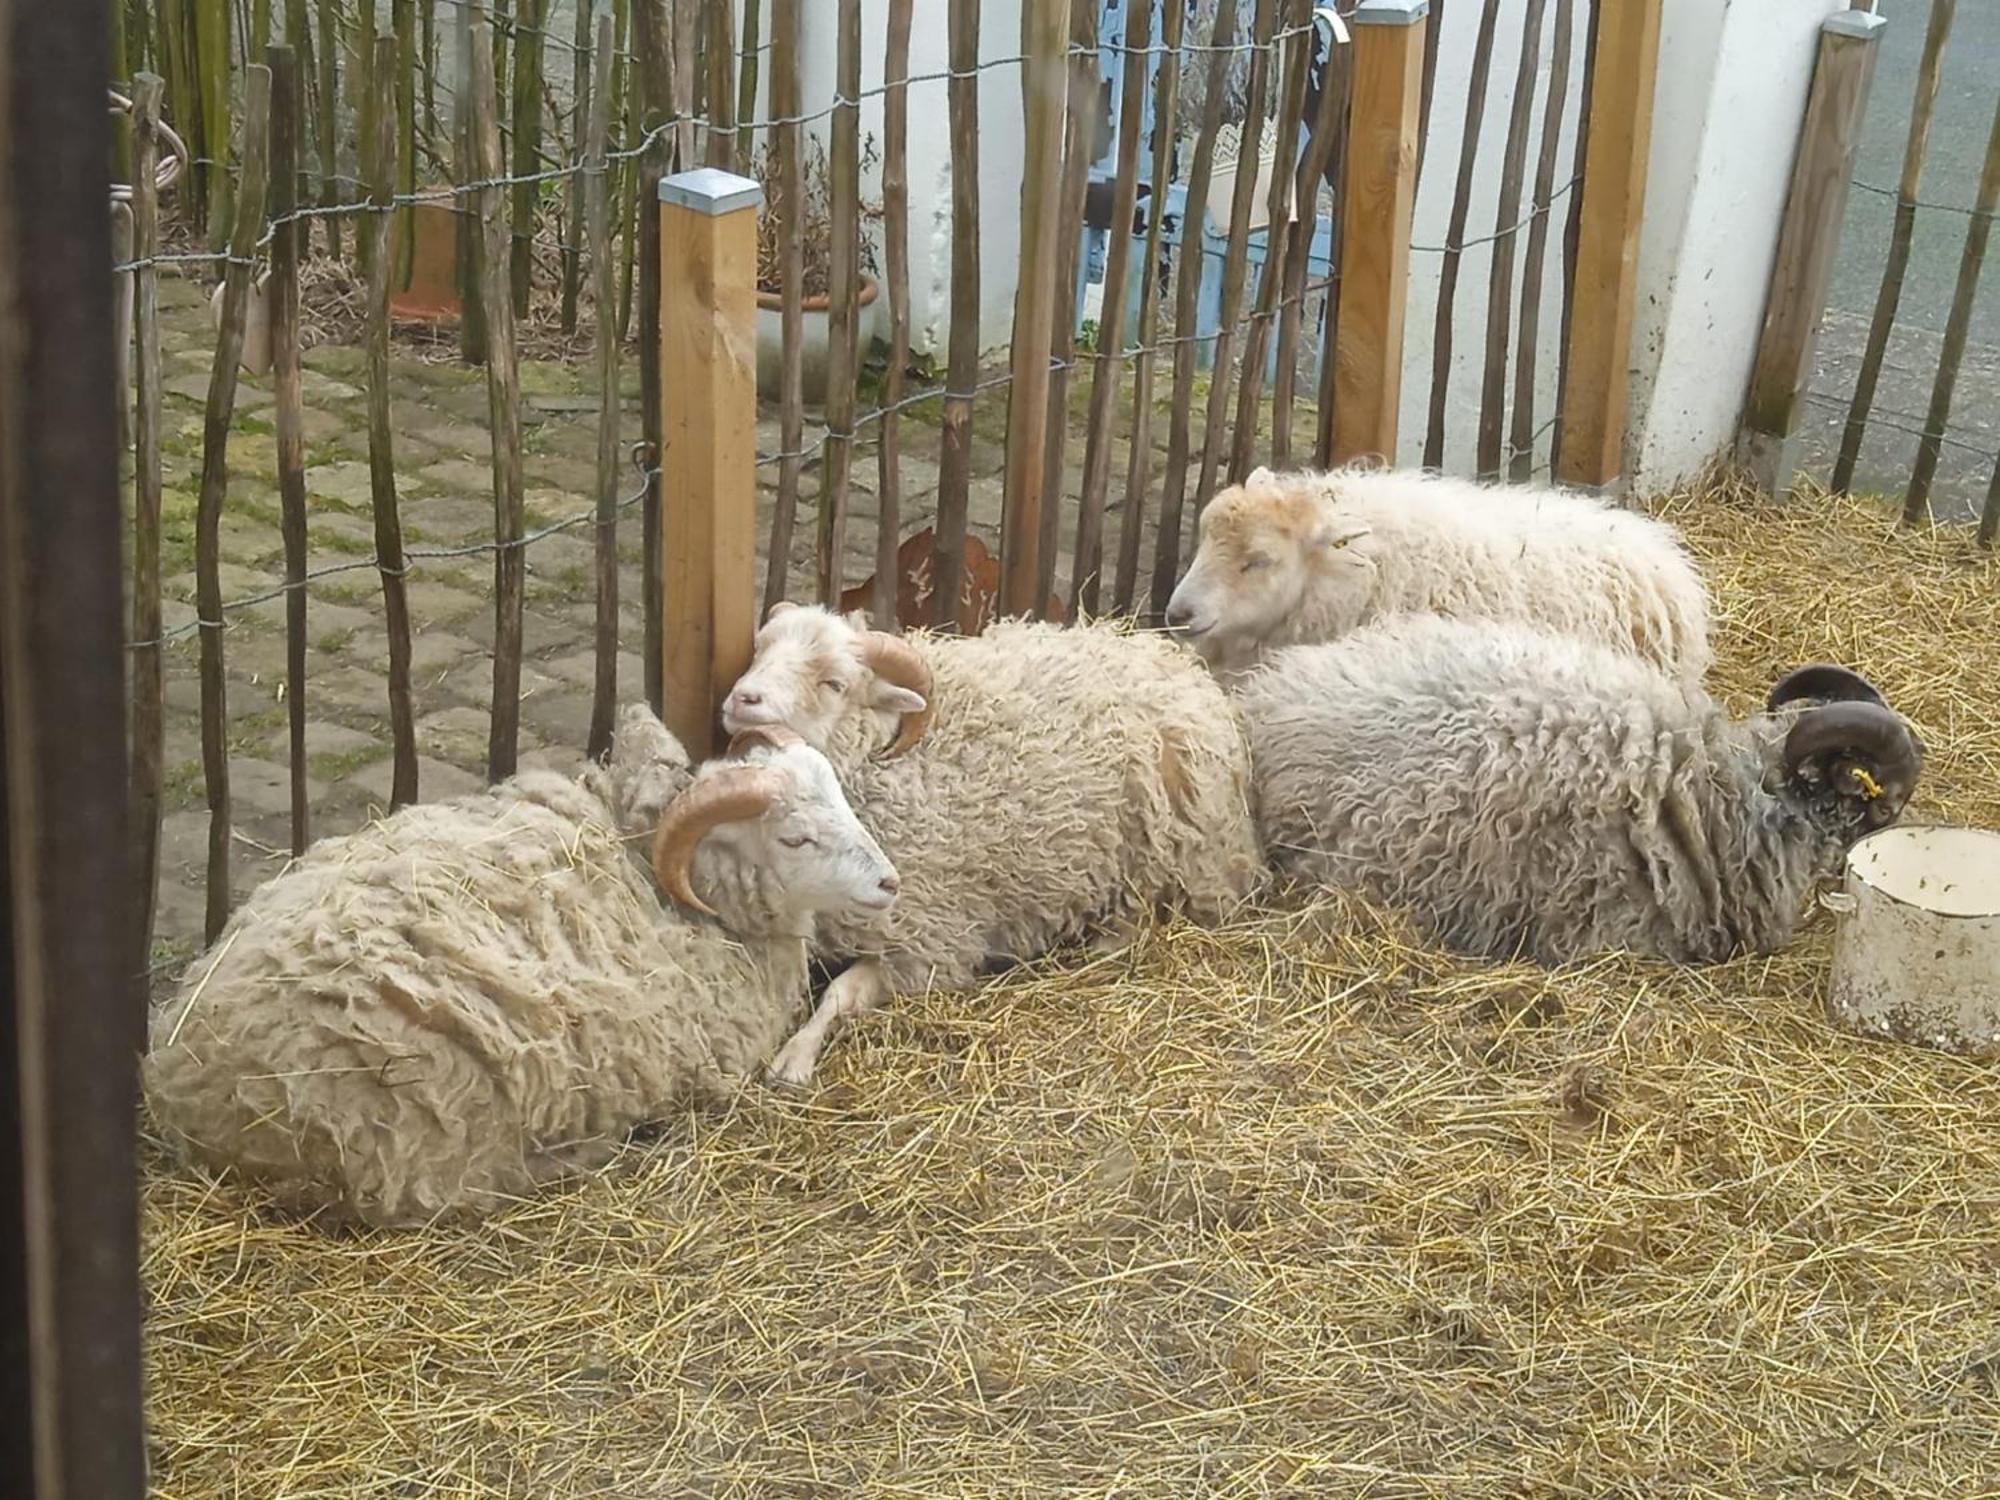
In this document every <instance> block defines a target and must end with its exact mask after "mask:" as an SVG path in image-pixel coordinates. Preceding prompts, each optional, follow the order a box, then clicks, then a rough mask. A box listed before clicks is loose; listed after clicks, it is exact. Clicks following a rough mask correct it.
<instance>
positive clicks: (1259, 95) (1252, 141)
mask: <svg viewBox="0 0 2000 1500" xmlns="http://www.w3.org/2000/svg"><path fill="white" fill-rule="evenodd" d="M1277 17H1278V6H1277V0H1257V9H1256V12H1255V16H1254V19H1253V21H1252V24H1251V38H1252V40H1251V46H1252V48H1253V51H1252V53H1251V58H1250V96H1249V100H1248V102H1247V104H1246V106H1245V117H1244V121H1243V134H1242V136H1241V137H1240V139H1239V143H1238V149H1237V153H1236V180H1235V182H1234V183H1233V184H1232V191H1231V193H1230V196H1229V223H1230V234H1229V248H1228V250H1227V251H1225V252H1224V254H1223V257H1222V331H1221V332H1220V333H1219V334H1218V335H1217V336H1216V340H1215V366H1214V368H1213V369H1212V370H1211V371H1210V372H1209V381H1208V409H1207V411H1206V413H1205V414H1204V416H1203V419H1202V441H1201V479H1200V482H1199V483H1198V484H1197V485H1196V486H1195V492H1194V513H1195V515H1196V516H1197V517H1198V516H1200V515H1201V513H1202V511H1203V510H1205V509H1206V508H1207V506H1208V502H1209V498H1210V497H1211V496H1213V495H1214V494H1215V485H1216V480H1217V479H1218V478H1219V476H1220V475H1221V473H1222V460H1223V456H1224V455H1225V454H1226V453H1227V452H1228V451H1229V443H1228V441H1227V435H1226V431H1225V428H1226V424H1227V420H1228V416H1229V382H1230V377H1231V375H1233V374H1234V373H1235V368H1236V337H1237V331H1238V328H1237V325H1238V323H1239V321H1240V320H1241V318H1242V316H1243V286H1244V282H1245V280H1246V278H1247V274H1248V269H1249V262H1250V231H1249V224H1250V214H1251V211H1252V209H1254V208H1255V206H1256V201H1257V157H1258V154H1259V153H1260V151H1261V149H1262V140H1263V132H1264V101H1265V97H1266V95H1267V94H1268V93H1269V92H1270V86H1271V37H1272V35H1273V34H1274V33H1275V31H1276V30H1277ZM1274 175H1275V174H1274ZM1255 415H1256V414H1255V412H1254V411H1253V412H1252V413H1251V416H1252V419H1253V422H1254V419H1255Z"/></svg>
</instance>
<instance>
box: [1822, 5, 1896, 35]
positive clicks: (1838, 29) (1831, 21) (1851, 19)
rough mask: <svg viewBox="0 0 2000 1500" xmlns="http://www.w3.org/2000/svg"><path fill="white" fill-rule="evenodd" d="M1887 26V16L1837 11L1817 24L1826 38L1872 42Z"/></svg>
mask: <svg viewBox="0 0 2000 1500" xmlns="http://www.w3.org/2000/svg"><path fill="white" fill-rule="evenodd" d="M1888 24H1889V18H1888V17H1887V16H1885V15H1879V14H1877V13H1876V12H1875V11H1872V10H1837V11H1835V12H1834V13H1833V14H1832V15H1830V16H1828V17H1827V18H1826V19H1825V20H1824V21H1822V22H1820V23H1819V29H1820V30H1821V31H1822V32H1824V33H1826V35H1828V36H1852V37H1859V38H1860V39H1861V40H1862V41H1864V42H1872V41H1874V40H1875V38H1876V37H1878V36H1880V35H1881V34H1882V28H1883V27H1885V26H1887V25H1888Z"/></svg>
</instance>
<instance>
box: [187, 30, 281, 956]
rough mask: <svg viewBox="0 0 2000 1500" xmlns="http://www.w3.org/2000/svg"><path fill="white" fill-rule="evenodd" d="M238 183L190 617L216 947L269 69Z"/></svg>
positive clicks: (210, 922) (206, 430) (204, 450)
mask: <svg viewBox="0 0 2000 1500" xmlns="http://www.w3.org/2000/svg"><path fill="white" fill-rule="evenodd" d="M244 79H245V84H244V112H243V177H242V181H241V182H239V183H238V184H237V189H236V223H235V226H234V228H233V229H232V230H231V232H230V236H229V253H230V256H231V257H232V258H231V260H230V263H229V269H228V270H227V271H226V272H225V273H224V274H223V279H222V286H223V291H222V330H221V332H220V333H219V334H218V335H217V337H216V341H215V365H214V367H213V369H212V370H211V371H210V373H209V381H208V410H207V415H206V417H205V418H204V420H203V423H202V440H201V495H200V499H199V500H198V501H197V503H196V507H195V540H194V576H195V613H196V614H197V615H198V616H199V617H200V619H201V622H202V623H201V763H202V779H203V782H204V784H205V786H206V789H207V792H208V901H207V916H206V925H205V929H204V931H205V935H206V937H207V939H208V941H210V942H214V941H215V936H216V934H217V933H219V932H221V931H222V924H223V923H224V922H226V921H228V920H229V828H230V819H229V700H228V679H227V678H226V677H225V676H224V673H223V665H222V631H223V625H224V621H223V618H222V532H221V527H222V505H223V501H224V500H225V499H227V498H228V494H229V423H230V418H231V416H232V415H233V414H234V412H235V410H236V376H237V365H238V361H239V360H241V359H242V357H243V325H244V322H245V319H246V317H247V315H248V312H249V307H250V273H251V269H252V264H253V261H254V258H255V256H256V253H257V239H258V236H259V235H260V234H262V233H263V229H264V187H265V181H266V179H267V177H268V176H269V171H270V148H271V71H270V69H268V68H266V67H263V66H262V65H261V64H260V65H259V66H257V67H254V68H246V69H245V70H244Z"/></svg>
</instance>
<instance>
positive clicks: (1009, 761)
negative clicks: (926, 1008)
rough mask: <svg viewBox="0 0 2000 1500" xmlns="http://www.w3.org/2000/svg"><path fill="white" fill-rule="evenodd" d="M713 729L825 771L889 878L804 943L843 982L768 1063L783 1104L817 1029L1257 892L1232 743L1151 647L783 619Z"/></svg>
mask: <svg viewBox="0 0 2000 1500" xmlns="http://www.w3.org/2000/svg"><path fill="white" fill-rule="evenodd" d="M723 723H724V725H725V726H726V727H727V728H729V729H730V730H732V731H740V730H743V729H747V728H752V727H756V726H759V725H768V724H784V725H787V726H789V727H790V728H791V729H793V730H795V731H797V732H798V733H799V734H801V735H803V736H804V737H805V739H806V741H807V743H809V744H812V745H816V746H818V747H819V748H820V749H822V750H824V751H825V752H826V754H827V757H828V759H830V760H831V761H832V762H833V765H834V767H835V769H836V770H837V771H838V773H839V775H840V779H841V785H842V786H843V787H845V789H846V791H847V795H848V798H849V800H850V801H851V802H852V803H853V805H854V810H855V812H856V814H857V815H858V816H859V817H860V818H861V821H862V823H863V824H864V825H865V826H866V827H867V828H868V830H869V831H870V832H871V833H873V834H874V835H875V837H876V838H878V839H879V840H881V842H882V847H883V848H884V849H885V850H887V851H888V854H889V857H890V858H891V859H892V860H894V861H895V863H896V867H897V869H898V870H899V871H900V872H901V874H902V877H903V894H902V897H901V899H900V900H899V901H898V902H897V903H896V905H895V907H894V908H893V909H892V910H890V911H888V912H885V913H879V914H870V915H868V916H866V917H864V918H860V919H849V918H840V919H836V920H833V921H830V922H827V923H825V924H823V925H822V927H821V929H820V934H819V938H818V948H819V950H820V952H821V953H822V955H823V956H826V957H829V958H843V957H846V958H855V959H858V960H860V961H859V962H857V963H856V964H855V965H854V966H853V967H851V968H849V969H848V970H847V971H846V972H845V973H843V974H841V975H840V976H839V977H838V978H836V979H835V980H834V982H833V983H832V984H831V985H830V986H829V987H828V989H827V992H826V995H825V997H824V999H823V1000H822V1001H821V1003H820V1006H819V1008H818V1009H817V1010H816V1011H815V1012H814V1014H813V1018H812V1020H811V1021H810V1022H808V1023H807V1024H806V1026H805V1027H803V1028H802V1029H801V1030H800V1031H799V1033H798V1034H797V1035H796V1036H795V1037H793V1038H792V1040H791V1041H790V1042H788V1043H787V1044H786V1046H785V1048H784V1050H783V1051H782V1052H781V1053H780V1054H779V1056H778V1058H777V1060H776V1062H775V1063H774V1065H773V1069H772V1072H773V1076H774V1077H775V1078H777V1079H778V1080H780V1081H783V1082H789V1083H803V1082H804V1081H806V1080H807V1079H809V1078H810V1077H811V1075H812V1071H813V1068H814V1066H815V1065H816V1063H817V1061H818V1057H819V1054H820V1050H821V1048H822V1046H823V1045H824V1042H825V1040H826V1037H827V1034H828V1032H829V1031H830V1029H831V1028H832V1027H833V1025H834V1024H835V1023H836V1022H837V1021H838V1020H839V1019H840V1018H841V1017H842V1016H843V1015H848V1014H854V1013H857V1012H859V1011H861V1010H865V1009H867V1008H869V1007H870V1006H872V1005H874V1004H875V1003H877V1002H878V1001H879V1000H880V999H882V998H884V997H885V996H886V995H893V994H903V993H908V992H912V991H917V990H921V989H923V988H924V987H925V986H927V985H930V984H937V985H940V986H946V987H951V986H963V985H966V984H969V983H971V982H972V980H973V979H974V978H975V977H976V976H977V975H978V974H979V973H980V972H981V971H982V970H984V969H986V968H987V967H989V966H990V965H992V964H994V963H1004V962H1007V961H1011V960H1020V959H1028V958H1033V957H1035V956H1037V955H1039V954H1043V953H1046V952H1048V951H1050V950H1051V949H1053V948H1056V947H1058V946H1060V945H1062V944H1064V943H1068V942H1071V941H1075V940H1078V939H1087V940H1091V941H1094V942H1097V943H1099V944H1103V943H1107V942H1117V941H1119V940H1121V939H1122V937H1123V936H1124V934H1126V933H1127V932H1128V931H1129V930H1130V928H1131V927H1132V925H1133V924H1134V923H1136V922H1138V921H1141V920H1143V919H1144V918H1145V917H1147V916H1149V915H1150V914H1151V913H1152V912H1153V911H1154V910H1155V909H1156V908H1160V907H1169V906H1177V907H1180V908H1182V909H1184V910H1185V911H1186V912H1187V913H1188V914H1189V915H1191V916H1192V917H1194V918H1195V919H1196V920H1203V921H1212V920H1216V919H1219V918H1220V917H1222V916H1223V915H1224V914H1225V913H1226V912H1228V911H1229V910H1231V909H1232V908H1233V907H1234V906H1235V905H1236V904H1237V903H1238V902H1240V901H1241V900H1242V899H1243V898H1244V897H1245V896H1246V895H1248V894H1249V893H1250V891H1251V890H1252V889H1253V887H1254V886H1255V885H1256V883H1257V882H1258V880H1259V878H1260V876H1261V874H1262V869H1263V860H1262V854H1261V851H1260V850H1259V848H1258V845H1257V838H1256V828H1255V823H1254V820H1253V818H1252V815H1251V810H1250V803H1249V791H1250V788H1249V781H1250V762H1249V755H1248V752H1247V749H1246V746H1245V744H1244V739H1243V730H1242V724H1241V721H1240V720H1239V718H1238V716H1237V714H1236V712H1235V710H1234V709H1233V708H1231V706H1230V704H1229V701H1228V699H1227V698H1226V697H1225V695H1224V694H1223V693H1222V691H1221V690H1220V688H1219V687H1218V686H1217V685H1216V683H1215V682H1214V680H1213V679H1212V678H1211V677H1210V676H1209V674H1208V673H1207V671H1206V670H1205V669H1204V668H1203V667H1202V666H1201V664H1200V663H1199V662H1198V661H1196V660H1195V659H1194V658H1193V657H1192V656H1190V655H1188V654H1187V653H1186V652H1184V651H1181V650H1180V649H1179V648H1178V647H1176V646H1175V645H1174V644H1173V643H1172V642H1171V641H1169V640H1167V639H1166V638H1164V637H1162V636H1160V635H1158V634H1149V633H1144V632H1136V631H1132V630H1129V629H1124V628H1119V627H1116V626H1112V625H1106V624H1093V625H1086V626H1075V627H1067V628H1059V627H1056V626H1053V625H1046V624H1032V623H1026V622H1021V621H1007V622H1002V623H1000V624H998V625H996V626H994V627H993V628H992V629H991V630H989V631H987V632H986V633H985V634H984V635H980V636H975V637H956V636H928V635H922V634H913V635H909V636H896V635H890V634H886V633H884V632H880V631H874V630H870V629H868V628H866V622H865V620H864V619H863V617H862V616H860V615H858V614H857V615H854V616H851V617H847V618H843V617H841V616H839V615H836V614H833V613H830V612H829V611H827V610H825V609H822V608H818V607H806V606H786V605H780V606H778V607H777V608H776V609H775V610H774V611H773V612H772V614H771V615H770V617H769V618H768V619H767V620H766V622H765V624H764V627H763V629H762V630H760V631H759V632H758V635H757V643H756V656H755V659H754V660H753V661H752V663H751V665H750V668H749V670H748V671H747V672H745V673H744V674H743V676H742V677H741V678H740V679H738V681H737V683H736V685H735V687H734V688H733V689H732V690H731V692H730V694H729V696H728V698H727V700H726V701H725V703H724V705H723Z"/></svg>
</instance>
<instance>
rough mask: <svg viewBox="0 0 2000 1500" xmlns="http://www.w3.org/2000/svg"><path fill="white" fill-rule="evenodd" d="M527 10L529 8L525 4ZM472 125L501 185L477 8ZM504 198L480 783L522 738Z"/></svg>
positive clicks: (492, 290) (496, 242)
mask: <svg viewBox="0 0 2000 1500" xmlns="http://www.w3.org/2000/svg"><path fill="white" fill-rule="evenodd" d="M528 3H533V0H528ZM472 53H473V57H472V118H473V142H474V145H475V147H476V148H477V156H476V159H475V166H476V168H477V171H478V174H479V178H480V180H481V181H482V182H488V183H497V182H498V179H499V177H500V105H499V99H498V97H497V94H496V91H495V89H494V85H493V31H492V28H491V27H490V26H489V25H488V24H487V22H486V18H485V16H484V15H483V14H481V13H480V12H479V10H478V9H477V8H476V0H475V10H474V13H473V18H472ZM506 201H507V200H506V196H505V191H504V190H503V189H502V188H500V187H498V186H497V185H496V186H490V187H482V188H480V189H479V192H478V203H479V225H480V249H481V251H482V256H481V264H480V271H481V273H482V280H483V283H484V284H483V287H482V293H483V295H484V297H485V300H486V413H487V431H488V435H489V437H490V438H491V440H492V444H493V540H494V543H495V545H496V546H497V547H498V549H499V550H498V551H496V552H495V553H494V554H493V714H492V728H491V731H490V733H489V734H488V737H487V743H486V777H487V780H489V781H504V780H505V779H506V778H507V777H509V776H512V775H513V774H514V767H515V764H516V757H517V752H518V749H519V745H520V737H521V621H522V604H523V584H524V582H525V577H524V575H525V571H526V570H525V563H526V559H525V558H523V557H522V555H521V532H522V522H523V501H522V494H521V370H520V365H519V364H518V362H517V358H518V356H517V352H516V350H515V347H514V303H513V298H512V289H511V288H510V286H509V285H508V264H507V249H508V244H509V240H508V234H507V209H506Z"/></svg>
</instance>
